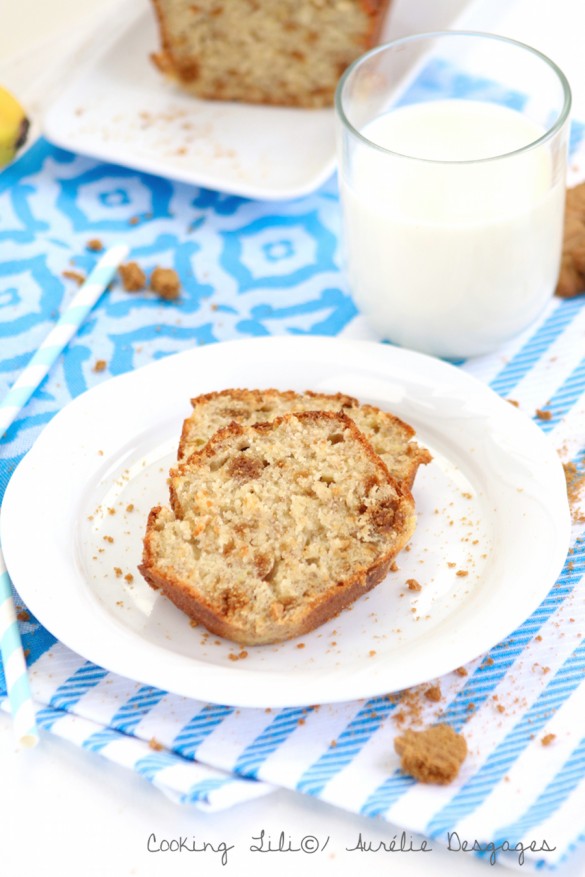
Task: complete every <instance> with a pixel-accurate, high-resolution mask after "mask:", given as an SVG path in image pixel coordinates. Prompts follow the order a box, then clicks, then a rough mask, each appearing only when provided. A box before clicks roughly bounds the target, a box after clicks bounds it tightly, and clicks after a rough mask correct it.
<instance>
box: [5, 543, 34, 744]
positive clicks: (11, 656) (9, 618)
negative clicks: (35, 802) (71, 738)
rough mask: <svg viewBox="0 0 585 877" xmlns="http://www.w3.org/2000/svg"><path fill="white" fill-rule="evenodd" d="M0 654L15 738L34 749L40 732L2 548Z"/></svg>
mask: <svg viewBox="0 0 585 877" xmlns="http://www.w3.org/2000/svg"><path fill="white" fill-rule="evenodd" d="M0 653H1V654H2V667H3V669H4V678H5V680H6V689H7V691H8V699H9V701H10V711H11V713H12V717H13V720H14V733H15V734H16V739H17V740H18V741H19V742H20V744H21V745H22V746H25V747H27V748H30V747H32V746H36V744H37V743H38V740H39V732H38V731H37V725H36V720H35V710H34V706H33V701H32V697H31V693H30V687H29V684H28V676H27V672H26V659H25V657H24V652H23V650H22V642H21V641H20V633H19V631H18V623H17V619H16V610H15V608H14V601H13V599H12V589H11V586H10V577H9V575H8V572H7V571H6V566H5V564H4V557H3V555H2V548H0Z"/></svg>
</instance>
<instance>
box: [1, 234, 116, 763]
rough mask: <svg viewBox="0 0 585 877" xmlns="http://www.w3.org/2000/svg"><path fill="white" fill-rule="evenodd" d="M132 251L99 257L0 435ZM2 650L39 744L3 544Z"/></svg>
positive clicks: (14, 705) (17, 704)
mask: <svg viewBox="0 0 585 877" xmlns="http://www.w3.org/2000/svg"><path fill="white" fill-rule="evenodd" d="M127 255H128V247H127V246H126V245H124V244H118V245H116V246H115V247H112V248H111V249H109V250H108V251H107V252H106V253H104V255H103V256H102V258H101V259H100V260H99V262H98V263H97V265H96V266H95V268H94V269H93V271H92V272H91V274H90V275H89V277H88V278H87V279H86V280H85V282H84V283H83V285H82V286H81V287H80V288H79V291H78V293H77V295H76V296H75V297H74V298H73V300H72V302H71V304H70V305H69V307H68V308H67V309H66V310H65V312H64V313H63V314H62V316H61V317H60V318H59V320H58V322H57V323H56V324H55V326H54V327H53V329H51V331H50V332H49V334H48V335H47V337H46V339H45V340H44V341H43V343H42V344H41V346H40V347H39V349H38V350H37V352H36V353H35V354H34V356H33V357H32V359H31V361H30V362H29V364H28V365H27V366H26V368H25V369H24V371H23V372H22V374H21V375H20V376H19V378H18V379H17V380H16V381H15V383H14V384H13V385H12V387H11V389H10V390H9V391H8V394H7V395H6V397H5V399H4V400H3V401H2V402H0V440H1V439H2V436H3V435H4V433H5V432H6V430H7V429H8V428H9V427H10V425H11V424H12V423H13V422H14V420H15V418H16V417H17V416H18V414H19V413H20V412H21V411H22V409H23V408H24V406H25V405H26V403H27V402H28V400H29V399H30V397H31V396H32V395H33V393H34V392H35V390H36V389H37V387H38V386H39V384H40V383H41V381H42V380H43V379H44V378H45V377H46V375H47V374H48V372H49V369H50V368H51V366H52V365H53V363H54V362H55V360H56V359H57V357H58V356H59V354H60V353H62V352H63V350H64V349H65V347H66V346H67V344H68V343H69V341H70V340H71V338H72V337H73V336H74V335H75V333H76V332H77V330H78V329H79V327H80V326H81V324H82V323H83V321H84V320H85V318H86V317H87V315H88V313H89V312H90V310H91V309H92V308H93V306H94V305H95V304H96V302H97V301H98V299H99V298H100V296H101V295H102V294H103V292H104V291H105V289H106V287H107V285H108V283H109V282H110V280H111V279H112V277H113V276H114V273H115V271H116V269H117V268H118V266H119V264H120V262H122V261H123V260H124V259H125V258H126V256H127ZM0 655H1V657H2V665H3V668H4V676H5V679H6V688H7V691H8V698H9V701H10V709H11V712H12V716H13V721H14V730H15V733H16V736H17V739H18V740H19V741H20V743H21V744H22V745H23V746H35V745H36V743H37V742H38V739H39V735H38V731H37V727H36V721H35V711H34V705H33V701H32V697H31V693H30V687H29V684H28V676H27V669H26V659H25V657H24V652H23V649H22V642H21V639H20V632H19V630H18V621H17V618H16V610H15V607H14V600H13V599H12V588H11V584H10V577H9V575H8V572H7V570H6V566H5V564H4V558H3V556H2V549H1V547H0Z"/></svg>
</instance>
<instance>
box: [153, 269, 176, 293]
mask: <svg viewBox="0 0 585 877" xmlns="http://www.w3.org/2000/svg"><path fill="white" fill-rule="evenodd" d="M150 288H151V289H152V291H153V292H156V294H157V295H158V296H160V298H163V299H165V301H174V300H175V299H176V298H178V297H179V294H180V292H181V281H180V280H179V275H178V274H177V272H176V271H173V269H172V268H155V269H154V271H153V272H152V274H151V276H150Z"/></svg>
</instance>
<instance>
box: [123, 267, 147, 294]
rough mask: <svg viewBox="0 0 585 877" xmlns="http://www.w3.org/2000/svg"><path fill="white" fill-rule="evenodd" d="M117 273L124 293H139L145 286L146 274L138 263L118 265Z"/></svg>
mask: <svg viewBox="0 0 585 877" xmlns="http://www.w3.org/2000/svg"><path fill="white" fill-rule="evenodd" d="M118 273H119V275H120V279H121V281H122V286H123V287H124V289H125V290H126V292H140V290H141V289H144V287H145V286H146V274H145V273H144V271H143V270H142V268H141V267H140V265H139V264H138V262H126V263H125V264H124V265H120V267H119V268H118Z"/></svg>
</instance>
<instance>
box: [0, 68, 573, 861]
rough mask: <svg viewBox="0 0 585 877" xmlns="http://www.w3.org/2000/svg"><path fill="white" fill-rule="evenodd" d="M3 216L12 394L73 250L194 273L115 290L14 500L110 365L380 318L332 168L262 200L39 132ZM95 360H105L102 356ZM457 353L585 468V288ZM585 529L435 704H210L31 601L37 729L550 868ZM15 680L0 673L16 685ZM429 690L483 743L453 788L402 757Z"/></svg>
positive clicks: (179, 791)
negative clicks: (58, 633) (341, 251)
mask: <svg viewBox="0 0 585 877" xmlns="http://www.w3.org/2000/svg"><path fill="white" fill-rule="evenodd" d="M448 85H449V83H448V82H445V80H444V81H443V82H442V86H443V88H447V91H448ZM584 131H585V129H584V126H582V125H575V126H574V128H573V137H572V167H573V174H574V175H575V176H578V172H579V171H578V169H579V168H582V169H583V176H585V163H584V161H583V159H584V158H585V150H584V149H583V134H584ZM0 216H1V217H2V219H1V224H0V257H1V258H0V398H2V397H3V396H4V395H5V393H6V391H7V390H8V388H9V387H10V385H11V384H12V383H13V382H14V380H15V379H16V377H17V375H18V373H19V371H20V370H21V369H22V368H23V366H24V364H25V363H26V362H27V361H28V359H29V358H30V355H31V353H32V352H33V351H34V349H35V348H36V346H38V344H39V342H40V340H41V339H42V338H43V337H45V336H46V334H47V329H48V328H49V327H50V325H51V324H52V322H53V321H54V320H55V319H56V317H57V313H58V311H59V310H62V309H63V308H64V307H65V305H66V303H67V300H68V298H69V297H70V296H71V294H72V290H71V289H70V286H68V285H67V284H68V281H66V280H65V279H64V278H63V276H62V272H63V270H65V269H67V268H70V267H71V266H70V264H69V263H70V260H73V262H74V264H75V267H76V268H77V269H79V270H82V271H86V272H87V271H89V270H90V269H91V267H92V266H93V264H94V263H95V254H94V253H92V252H91V251H90V250H88V249H87V248H86V242H87V240H88V239H90V238H95V237H99V238H101V239H102V241H103V243H104V245H105V246H107V245H108V244H109V243H110V242H113V241H114V240H120V239H123V240H124V242H126V243H127V244H128V245H129V246H130V247H131V251H132V257H133V258H136V259H138V260H139V261H140V263H141V264H142V266H143V267H144V268H145V269H146V270H147V271H148V270H149V269H150V268H152V267H154V266H155V265H157V264H165V265H168V266H172V267H175V268H176V269H177V270H178V271H179V273H180V275H181V277H182V279H183V293H182V297H181V299H180V301H179V302H178V303H167V302H161V301H159V300H158V299H156V298H155V297H154V296H153V295H152V294H150V293H148V292H145V293H144V294H138V295H132V296H129V295H127V294H126V293H124V292H123V291H122V290H121V289H119V288H117V287H114V288H113V289H112V291H111V292H110V293H109V294H108V296H106V297H105V298H104V299H103V300H102V301H101V302H100V303H99V304H98V306H97V307H96V308H95V310H94V311H93V312H92V314H91V316H90V318H89V319H88V321H87V322H86V324H85V325H84V327H83V329H82V331H81V333H80V334H79V335H78V336H77V337H76V338H75V339H74V341H73V342H72V344H71V345H70V346H69V348H68V350H67V351H66V353H65V354H64V355H63V356H62V357H60V358H59V360H58V362H57V364H56V367H55V368H54V369H53V371H52V372H51V374H50V375H49V377H48V378H47V379H46V381H45V382H44V383H43V385H42V386H41V388H40V390H39V392H37V393H36V394H35V396H34V397H33V399H32V400H31V402H30V403H29V404H28V406H27V407H26V409H25V410H24V411H23V413H22V415H21V416H20V417H19V418H18V419H17V420H16V422H15V423H14V424H13V425H12V426H11V427H10V429H9V430H8V432H7V434H6V436H5V437H4V438H3V439H2V440H1V441H0V501H1V499H2V494H3V490H4V488H5V486H6V484H7V482H8V479H9V478H10V475H11V472H12V470H13V469H14V467H15V465H16V464H17V463H18V461H19V460H20V459H21V457H22V456H23V455H24V453H25V452H26V450H27V449H28V448H29V447H30V445H31V444H32V442H33V441H34V439H35V437H36V435H37V434H38V432H39V430H40V429H42V427H43V425H44V424H45V423H46V422H47V421H48V420H50V419H51V417H52V416H53V415H54V414H55V413H56V412H57V411H58V410H59V409H60V408H61V407H62V406H63V405H64V404H66V403H67V401H69V399H70V398H72V397H74V396H76V395H78V394H79V393H80V392H82V391H83V390H85V389H87V388H88V387H90V386H93V385H95V384H97V383H98V382H100V381H102V380H107V379H108V377H109V376H110V375H115V374H120V373H122V372H125V371H127V370H129V369H132V368H136V367H139V366H140V365H142V364H144V363H146V362H150V361H153V360H156V359H158V358H160V357H162V356H166V355H168V354H169V353H173V352H176V351H180V350H183V349H186V348H188V347H192V346H193V345H194V344H198V343H211V342H221V341H222V340H224V339H229V338H236V337H251V336H258V335H266V334H297V335H303V334H313V335H345V336H347V337H361V338H373V337H374V336H373V335H372V332H371V330H370V329H369V328H368V327H367V326H366V325H365V324H364V323H363V321H362V319H361V318H360V317H359V316H358V315H357V311H356V308H355V306H354V304H353V301H352V299H351V297H350V295H349V294H348V292H347V289H346V288H345V286H344V284H343V281H342V278H341V275H340V272H339V268H338V264H339V258H338V204H337V192H336V188H335V183H334V181H330V182H329V183H327V184H326V185H325V186H324V187H322V188H321V189H320V190H319V191H318V192H316V193H314V194H313V195H311V196H308V197H306V198H302V199H299V200H298V201H294V202H288V203H282V204H274V203H273V204H262V203H256V202H251V201H246V200H244V199H241V198H236V197H232V196H228V195H221V194H218V193H212V192H208V191H205V190H196V189H193V188H191V187H188V186H184V185H180V184H173V183H170V182H169V181H167V180H161V179H157V178H154V177H151V176H148V175H144V174H138V173H135V172H133V171H130V170H125V169H122V168H119V167H113V166H108V165H102V164H99V163H96V162H93V161H91V160H89V159H86V158H83V157H80V156H74V155H71V154H69V153H66V152H63V151H61V150H58V149H54V148H52V147H50V146H49V145H48V144H47V143H45V142H43V141H40V142H39V143H37V144H36V145H35V146H34V147H33V148H32V149H31V150H30V151H29V153H27V155H26V156H25V157H24V158H23V159H22V160H21V161H20V162H18V163H17V164H16V165H15V166H13V167H12V168H11V169H10V170H8V171H7V172H5V173H4V174H3V175H2V176H0ZM97 360H104V361H105V362H106V363H107V368H106V369H105V370H96V369H95V363H96V361H97ZM460 367H461V368H463V369H465V370H467V371H469V372H470V373H471V374H473V375H475V376H476V377H477V378H478V379H479V380H481V381H484V382H485V383H488V384H489V385H491V387H492V388H493V389H494V390H496V392H498V393H499V394H501V395H502V396H503V397H506V398H512V399H514V400H515V401H516V402H517V403H518V404H519V406H520V408H521V409H522V410H523V411H525V412H526V413H527V414H528V415H530V416H534V417H535V419H536V421H537V423H538V424H539V426H540V428H541V429H543V430H544V431H545V432H546V433H547V434H548V435H549V437H550V441H551V443H552V444H553V446H554V447H555V448H557V449H558V451H559V453H560V454H561V456H562V459H563V460H564V461H567V462H573V463H574V464H575V466H576V469H577V472H578V473H580V474H582V473H583V468H584V466H583V456H584V449H585V297H583V296H582V297H579V298H576V299H574V300H570V301H559V300H556V299H555V300H552V301H551V303H550V306H549V308H548V310H547V312H546V313H545V314H544V315H543V317H542V319H541V320H540V322H539V324H538V325H537V326H536V327H532V328H531V329H530V330H529V331H528V332H526V333H524V335H522V336H521V337H519V338H517V339H515V341H514V342H513V343H511V344H510V345H509V346H508V347H507V348H506V349H505V350H503V351H501V352H500V353H498V354H496V355H493V356H488V357H481V358H478V359H475V360H470V361H468V362H465V363H462V364H461V366H460ZM537 409H545V410H547V411H549V412H550V415H551V416H550V419H548V420H542V419H539V418H538V417H537V416H536V414H535V412H536V410H537ZM583 511H585V509H583ZM577 517H578V516H577ZM584 537H585V524H584V522H583V520H580V521H579V520H575V523H574V529H573V536H572V546H571V551H570V554H569V557H568V558H567V562H566V564H565V567H564V569H563V571H562V574H561V576H560V577H559V580H558V581H557V582H556V583H555V584H554V586H553V587H552V589H551V591H550V593H549V595H548V596H547V598H546V599H545V600H544V601H543V603H542V605H541V606H540V607H539V608H538V609H537V611H536V612H534V614H533V615H532V616H531V617H530V618H529V619H527V620H526V621H525V623H524V624H523V625H522V626H521V627H520V628H519V629H518V630H517V631H515V632H514V633H513V634H512V635H511V636H510V637H509V638H508V639H507V640H506V641H504V642H502V643H499V644H498V645H497V646H495V647H494V648H493V649H492V650H491V652H490V653H489V655H484V656H481V657H480V658H478V659H477V660H476V661H474V662H473V663H471V664H470V665H468V666H467V667H466V668H465V670H466V672H467V675H463V673H461V674H460V673H452V674H450V675H448V676H446V677H443V678H441V679H440V680H439V684H440V687H441V692H442V699H441V701H440V702H438V703H437V702H433V701H431V700H429V699H427V698H425V697H424V696H418V697H417V693H416V692H414V693H413V692H406V693H403V694H401V695H396V696H388V697H377V698H373V699H371V700H368V701H355V702H348V703H343V704H337V705H329V706H328V705H321V706H319V705H317V706H315V705H312V706H307V707H306V708H305V709H299V708H296V709H278V710H272V711H267V710H255V709H233V708H231V707H229V706H216V705H210V704H206V703H199V702H196V701H193V700H189V699H186V698H183V697H178V696H176V695H173V694H169V693H166V692H162V691H158V690H154V689H152V688H148V687H144V686H141V685H139V684H137V683H135V682H133V681H130V680H127V679H122V678H119V677H116V676H115V675H113V674H111V673H108V672H106V671H105V670H103V669H101V668H99V667H95V666H94V665H92V664H90V663H88V662H87V661H86V660H84V659H83V658H82V657H81V656H79V655H76V654H74V653H72V652H71V651H69V650H68V649H67V648H65V647H64V646H63V645H62V644H60V643H58V642H56V641H55V640H54V639H53V638H52V637H51V636H50V634H49V633H48V632H47V631H46V630H44V629H43V627H42V626H41V624H39V622H38V621H37V620H36V619H34V618H29V619H26V614H23V615H22V617H23V618H24V619H26V620H23V621H22V622H21V635H22V639H23V642H24V646H25V648H26V649H27V650H28V655H29V657H28V660H29V665H30V680H31V687H32V691H33V696H34V698H35V700H36V702H37V704H38V707H39V710H38V723H39V726H40V728H41V729H44V731H45V732H51V733H54V734H58V735H61V736H63V737H66V738H67V739H69V740H71V741H73V742H74V743H75V744H77V745H79V746H81V747H83V748H86V749H88V750H91V751H93V752H99V753H100V754H101V755H102V756H103V757H105V758H109V759H111V760H112V761H115V762H117V763H120V764H124V765H126V766H127V767H129V768H131V769H132V770H134V771H136V772H138V773H140V774H141V775H142V776H144V777H145V778H146V779H147V780H149V781H150V782H152V783H154V784H155V785H156V786H158V787H160V788H161V789H162V790H163V791H165V792H166V793H167V794H169V795H171V796H172V797H173V798H174V799H176V800H178V801H181V802H183V803H191V804H194V805H196V806H202V807H207V808H210V809H213V808H221V807H224V806H228V805H230V804H233V803H236V802H239V801H244V800H247V799H249V798H251V797H254V796H257V795H261V794H265V793H267V792H269V791H270V790H271V789H272V788H273V787H285V788H288V789H293V790H297V791H298V792H299V793H302V794H305V795H312V796H315V797H317V798H320V799H321V800H323V801H327V802H330V803H332V804H334V805H336V806H338V807H342V808H345V809H347V810H349V811H352V812H355V813H361V814H364V815H367V816H370V817H372V818H374V817H375V818H380V819H384V820H389V821H391V822H392V823H394V824H395V825H398V826H403V827H404V829H405V830H408V831H413V832H421V833H423V834H426V835H428V836H430V837H432V838H436V839H437V841H439V842H446V840H447V838H448V834H449V832H457V834H458V836H459V837H460V838H461V839H466V838H470V839H478V840H480V841H482V842H484V843H487V842H490V841H496V840H506V841H507V842H508V843H509V844H511V845H514V844H515V843H516V842H517V841H522V842H523V843H525V844H529V843H530V842H531V841H534V842H535V843H534V847H535V849H534V851H530V850H529V851H528V852H527V853H526V862H528V861H530V862H531V863H533V864H534V865H537V864H544V865H547V866H553V867H554V866H555V865H558V864H559V863H560V862H561V861H563V860H564V859H565V858H566V857H567V856H568V855H569V853H570V851H571V849H572V847H573V846H574V845H575V844H577V843H578V842H579V841H580V840H581V839H583V838H582V836H583V834H584V833H585V817H584V816H583V814H584V813H585V722H584V721H583V718H582V717H583V716H584V715H585V642H584V641H583V637H582V634H583V633H584V632H585V602H584V596H583V595H584V593H585V590H584V588H583V585H584V584H585V582H584V572H585V538H584ZM15 599H16V601H17V604H18V603H19V601H18V595H16V598H15ZM24 609H25V607H23V610H24ZM502 611H505V607H502ZM1 685H2V678H1V677H0V693H1V691H2V688H1ZM418 695H421V692H418ZM413 704H415V705H414V706H413ZM417 705H418V706H417ZM415 707H416V709H417V711H418V710H419V711H420V714H419V715H418V718H419V719H420V721H421V722H422V723H424V724H428V723H433V722H437V721H445V722H448V723H449V724H451V725H452V726H453V727H454V728H455V729H456V730H458V731H462V732H463V733H464V735H465V737H466V739H467V742H468V745H469V756H468V758H467V760H466V762H465V763H464V765H463V768H462V771H461V774H460V776H459V778H458V779H457V781H456V782H454V783H453V784H451V785H449V786H445V787H432V786H423V785H419V784H417V783H415V782H413V781H412V780H411V779H409V778H408V777H406V776H404V775H402V774H401V773H400V771H399V770H398V759H397V756H396V755H395V754H394V749H393V739H394V737H395V735H396V734H397V733H399V731H400V729H401V727H403V726H404V725H408V724H409V722H410V719H412V718H413V710H414V709H415ZM401 714H402V715H403V716H405V721H404V725H403V724H401V722H400V721H398V718H399V717H400V715H401ZM551 735H554V736H551ZM543 740H545V742H546V743H549V744H550V745H543ZM547 846H548V847H549V848H550V849H548V850H547V849H546V847H547ZM543 847H545V848H543ZM512 858H513V859H514V857H512ZM515 860H516V861H517V856H516V858H515Z"/></svg>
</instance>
